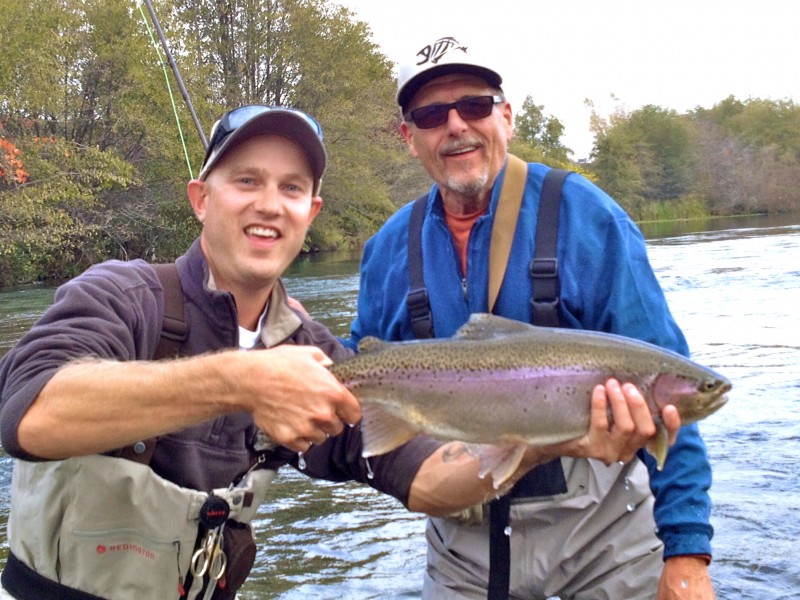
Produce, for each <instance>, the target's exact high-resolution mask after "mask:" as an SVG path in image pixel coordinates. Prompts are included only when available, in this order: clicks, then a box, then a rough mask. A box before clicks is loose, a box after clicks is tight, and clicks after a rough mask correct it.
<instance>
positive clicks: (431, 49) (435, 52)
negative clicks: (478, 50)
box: [417, 37, 467, 65]
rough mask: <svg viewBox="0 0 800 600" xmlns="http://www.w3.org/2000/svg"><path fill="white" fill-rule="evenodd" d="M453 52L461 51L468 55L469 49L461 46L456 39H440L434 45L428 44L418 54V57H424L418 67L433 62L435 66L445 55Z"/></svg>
mask: <svg viewBox="0 0 800 600" xmlns="http://www.w3.org/2000/svg"><path fill="white" fill-rule="evenodd" d="M453 50H461V52H463V53H464V54H466V53H467V47H466V46H462V45H460V44H459V43H458V40H457V39H456V38H454V37H443V38H439V39H438V40H436V41H435V42H434V43H433V44H428V45H427V46H425V47H424V48H422V49H421V50H420V51H419V52H417V56H421V57H422V58H421V59H420V61H419V62H418V63H417V65H424V64H425V63H426V62H431V63H433V64H434V65H435V64H437V63H438V62H439V61H440V60H441V59H442V57H443V56H444V55H445V54H447V53H448V52H450V51H453Z"/></svg>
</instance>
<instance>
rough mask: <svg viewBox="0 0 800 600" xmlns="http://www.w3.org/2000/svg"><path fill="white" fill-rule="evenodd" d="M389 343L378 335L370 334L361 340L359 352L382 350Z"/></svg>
mask: <svg viewBox="0 0 800 600" xmlns="http://www.w3.org/2000/svg"><path fill="white" fill-rule="evenodd" d="M388 345H389V342H384V341H382V340H379V339H378V338H376V337H373V336H371V335H368V336H366V337H363V338H361V341H360V342H358V352H359V353H366V352H380V351H381V350H383V349H384V348H386V346H388Z"/></svg>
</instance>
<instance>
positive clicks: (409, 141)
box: [400, 121, 419, 158]
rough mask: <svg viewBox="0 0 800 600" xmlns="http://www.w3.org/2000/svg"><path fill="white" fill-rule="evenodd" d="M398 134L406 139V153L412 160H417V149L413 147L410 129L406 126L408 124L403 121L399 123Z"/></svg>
mask: <svg viewBox="0 0 800 600" xmlns="http://www.w3.org/2000/svg"><path fill="white" fill-rule="evenodd" d="M400 133H402V134H403V137H404V138H406V144H408V151H409V153H410V154H411V156H413V157H414V158H419V155H418V154H417V149H416V148H415V147H414V136H413V134H412V133H411V128H410V127H409V126H408V123H406V122H405V121H403V122H402V123H400Z"/></svg>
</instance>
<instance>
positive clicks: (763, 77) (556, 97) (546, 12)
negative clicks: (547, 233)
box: [335, 0, 800, 159]
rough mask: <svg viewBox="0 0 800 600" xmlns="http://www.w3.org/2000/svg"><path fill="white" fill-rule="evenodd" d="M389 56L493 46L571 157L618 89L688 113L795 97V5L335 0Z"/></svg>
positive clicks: (509, 78)
mask: <svg viewBox="0 0 800 600" xmlns="http://www.w3.org/2000/svg"><path fill="white" fill-rule="evenodd" d="M335 1H336V2H337V3H338V4H340V5H342V6H345V7H347V8H349V9H350V10H352V11H353V12H354V13H355V16H356V18H357V19H358V20H361V21H365V22H366V23H367V24H368V25H369V28H370V29H371V31H372V34H373V42H375V43H376V44H377V45H378V46H379V47H380V48H381V50H382V51H383V53H384V54H385V55H386V56H387V57H388V58H389V60H391V61H393V62H394V63H404V62H407V61H409V60H412V59H413V57H414V55H415V54H416V52H417V51H418V50H419V49H420V48H422V47H423V46H425V45H427V44H429V43H432V42H433V41H435V40H436V39H438V38H440V37H446V36H453V37H455V38H456V39H457V40H458V41H459V42H460V43H461V44H463V45H465V46H467V47H472V48H475V49H478V48H480V49H481V52H484V53H491V54H492V55H493V56H494V57H496V60H497V61H499V63H500V65H501V66H502V71H501V75H502V76H503V80H504V82H503V88H504V91H505V92H506V95H507V97H508V99H509V101H510V102H511V104H512V108H513V109H514V112H515V113H516V112H517V111H518V110H519V109H520V108H521V106H522V101H523V100H524V99H525V97H526V96H528V95H530V96H531V97H532V98H533V100H534V101H535V102H536V104H539V105H544V112H545V113H546V114H550V115H553V116H555V117H557V118H558V119H559V120H560V121H561V123H563V124H564V126H565V128H566V131H565V135H564V138H563V141H564V143H565V145H566V146H568V147H569V148H572V150H574V152H575V154H574V157H573V158H576V159H577V158H584V157H586V156H588V153H589V151H590V150H591V146H592V135H591V133H590V132H589V115H590V111H589V109H588V108H586V106H585V105H584V99H587V98H588V99H590V100H592V101H593V102H594V104H595V107H596V109H597V110H598V112H599V113H600V114H602V115H604V116H607V115H608V114H609V113H610V112H611V111H612V110H613V108H614V106H615V102H613V101H612V100H611V95H612V94H613V95H614V96H615V97H616V98H618V99H619V103H621V104H622V105H623V106H624V107H626V108H627V109H629V110H633V109H636V108H639V107H641V106H644V105H646V104H655V105H658V106H661V107H663V108H669V109H674V110H676V111H678V112H681V113H682V112H685V111H687V110H691V109H693V108H695V107H697V106H702V107H706V108H710V107H711V106H713V105H714V104H716V103H717V102H719V101H721V100H723V99H725V98H726V97H728V96H729V95H734V96H736V97H737V98H738V99H740V100H747V99H748V98H768V99H772V100H782V99H786V100H791V101H793V102H796V103H800V65H798V60H799V59H800V2H798V0H750V1H747V2H745V1H742V0H729V1H723V0H670V1H666V0H561V1H553V0H551V1H549V2H544V1H541V0H403V1H401V2H385V1H384V0H335Z"/></svg>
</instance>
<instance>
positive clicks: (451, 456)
mask: <svg viewBox="0 0 800 600" xmlns="http://www.w3.org/2000/svg"><path fill="white" fill-rule="evenodd" d="M469 453H470V452H469V448H467V445H466V444H464V443H461V442H453V443H451V444H448V445H447V447H445V449H444V452H442V462H452V461H454V460H456V459H457V458H460V457H461V456H463V455H464V454H469Z"/></svg>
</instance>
